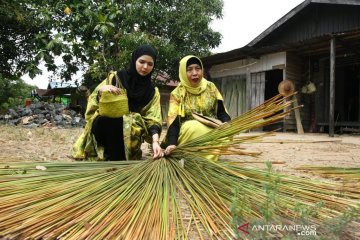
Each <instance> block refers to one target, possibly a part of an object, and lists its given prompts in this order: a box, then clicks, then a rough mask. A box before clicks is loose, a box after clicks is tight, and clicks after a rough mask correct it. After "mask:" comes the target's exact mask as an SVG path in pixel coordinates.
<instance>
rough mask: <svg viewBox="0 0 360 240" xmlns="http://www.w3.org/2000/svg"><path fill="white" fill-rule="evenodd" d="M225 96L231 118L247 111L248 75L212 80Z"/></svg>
mask: <svg viewBox="0 0 360 240" xmlns="http://www.w3.org/2000/svg"><path fill="white" fill-rule="evenodd" d="M212 81H213V82H214V83H215V85H216V86H217V88H218V89H219V91H220V93H221V94H222V96H223V99H224V103H225V107H226V109H227V110H228V112H229V115H230V116H231V118H234V117H237V116H239V115H241V114H242V113H244V112H245V111H246V75H245V74H242V75H234V76H226V77H221V78H216V79H212Z"/></svg>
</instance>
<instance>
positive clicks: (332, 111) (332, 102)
mask: <svg viewBox="0 0 360 240" xmlns="http://www.w3.org/2000/svg"><path fill="white" fill-rule="evenodd" d="M335 59H336V41H335V37H334V36H332V37H331V41H330V92H329V100H330V102H329V136H330V137H334V132H335V131H334V130H335V126H334V118H335Z"/></svg>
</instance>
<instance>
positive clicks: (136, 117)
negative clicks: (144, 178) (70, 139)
mask: <svg viewBox="0 0 360 240" xmlns="http://www.w3.org/2000/svg"><path fill="white" fill-rule="evenodd" d="M110 77H113V76H110ZM105 84H106V80H104V81H103V82H102V83H100V84H99V85H98V86H97V87H96V88H95V90H94V91H93V93H92V94H91V95H90V96H89V99H88V105H87V109H86V113H85V120H86V125H85V129H84V131H83V132H82V134H81V135H80V137H79V138H78V139H77V141H76V142H75V144H74V145H73V147H72V156H73V157H74V158H76V159H79V160H81V159H84V160H85V159H86V160H94V161H96V160H104V149H103V147H101V146H99V145H98V144H97V143H96V139H95V136H94V135H93V134H92V133H91V128H92V125H93V121H94V119H95V118H96V117H97V116H98V115H99V111H98V109H99V105H98V101H97V99H96V96H97V94H98V89H99V87H101V86H103V85H105ZM152 125H157V126H158V127H159V128H160V129H161V126H162V117H161V107H160V93H159V90H158V88H155V94H154V96H153V98H152V100H151V101H150V102H149V103H148V104H147V105H146V106H145V107H144V108H143V109H142V110H141V111H140V113H135V112H130V113H129V114H127V115H124V116H123V135H124V147H125V156H126V159H127V160H136V159H141V155H142V151H141V148H140V147H141V144H142V143H143V142H144V140H145V141H147V142H148V143H151V141H152V138H151V136H150V135H149V133H148V129H149V127H150V126H152Z"/></svg>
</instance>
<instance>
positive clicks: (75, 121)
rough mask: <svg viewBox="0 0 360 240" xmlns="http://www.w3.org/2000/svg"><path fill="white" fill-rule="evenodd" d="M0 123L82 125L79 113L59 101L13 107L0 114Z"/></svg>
mask: <svg viewBox="0 0 360 240" xmlns="http://www.w3.org/2000/svg"><path fill="white" fill-rule="evenodd" d="M0 124H9V125H16V126H23V127H27V128H36V127H55V126H56V127H64V128H65V127H83V126H85V120H84V118H83V117H82V116H81V114H79V113H77V112H76V111H74V110H71V109H68V108H67V107H66V106H65V105H63V104H61V103H47V102H38V103H33V104H30V105H29V106H26V107H19V106H18V107H15V108H11V109H9V110H8V112H7V114H5V115H0Z"/></svg>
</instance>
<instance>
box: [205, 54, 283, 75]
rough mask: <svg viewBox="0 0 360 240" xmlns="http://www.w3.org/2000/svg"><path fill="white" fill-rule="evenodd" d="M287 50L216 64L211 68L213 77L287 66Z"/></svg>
mask: <svg viewBox="0 0 360 240" xmlns="http://www.w3.org/2000/svg"><path fill="white" fill-rule="evenodd" d="M285 64H286V52H279V53H273V54H267V55H263V56H261V57H260V59H254V58H250V59H243V60H238V61H234V62H230V63H224V64H218V65H214V66H212V67H211V69H210V71H209V72H210V75H211V77H212V78H219V77H225V76H232V75H241V74H249V73H254V72H263V71H267V70H272V69H278V68H279V66H283V67H281V68H285Z"/></svg>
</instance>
